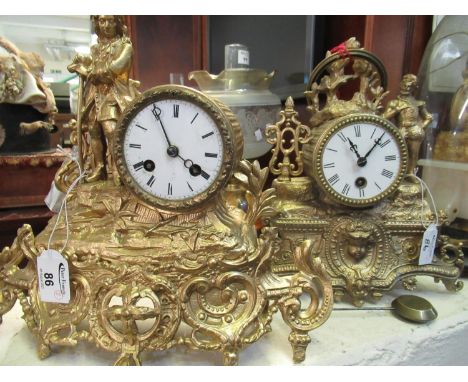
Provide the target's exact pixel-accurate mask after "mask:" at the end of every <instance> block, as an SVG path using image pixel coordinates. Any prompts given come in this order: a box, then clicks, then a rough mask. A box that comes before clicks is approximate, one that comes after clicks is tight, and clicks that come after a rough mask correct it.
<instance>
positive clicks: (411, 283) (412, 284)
mask: <svg viewBox="0 0 468 382" xmlns="http://www.w3.org/2000/svg"><path fill="white" fill-rule="evenodd" d="M402 285H403V288H405V289H406V290H415V289H416V286H417V280H416V277H414V276H409V277H406V278H404V279H403V280H402Z"/></svg>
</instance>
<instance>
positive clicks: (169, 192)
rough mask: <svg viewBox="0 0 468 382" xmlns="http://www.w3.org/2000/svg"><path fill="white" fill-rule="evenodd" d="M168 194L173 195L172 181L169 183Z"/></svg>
mask: <svg viewBox="0 0 468 382" xmlns="http://www.w3.org/2000/svg"><path fill="white" fill-rule="evenodd" d="M167 194H168V195H172V183H168V184H167Z"/></svg>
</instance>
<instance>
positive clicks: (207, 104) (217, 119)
mask: <svg viewBox="0 0 468 382" xmlns="http://www.w3.org/2000/svg"><path fill="white" fill-rule="evenodd" d="M237 138H240V139H241V132H240V129H239V126H238V124H237V122H236V121H235V119H234V117H233V116H232V113H230V111H229V110H228V109H227V108H225V107H224V106H223V105H221V104H220V103H219V102H217V101H214V100H213V99H210V98H209V97H208V96H206V95H204V94H203V93H201V92H198V91H196V90H194V89H190V88H186V87H183V86H176V85H165V86H161V87H156V88H153V89H151V90H149V91H147V92H145V93H144V94H143V95H142V97H141V98H140V99H139V100H138V101H137V102H136V103H135V104H134V105H132V106H131V107H130V108H129V111H128V112H127V114H126V115H125V116H124V117H123V119H122V120H121V121H120V122H119V125H118V126H117V129H116V140H117V141H116V158H117V167H118V169H119V172H120V174H121V177H122V180H123V182H124V184H126V185H128V186H129V187H130V188H131V190H132V191H133V192H134V193H136V194H137V196H139V197H141V198H142V199H143V200H144V201H145V202H147V203H148V204H150V205H153V206H155V207H158V208H164V209H168V210H173V211H183V210H186V209H191V208H192V207H197V206H200V205H201V204H203V203H204V202H205V201H207V200H208V199H210V198H211V197H213V196H214V194H215V193H216V192H217V191H219V189H220V188H222V187H223V185H224V184H225V183H226V181H227V180H228V178H229V177H230V175H231V173H232V171H233V168H234V166H235V165H236V162H237V161H238V160H239V158H240V154H239V153H242V141H240V142H239V141H238V139H237Z"/></svg>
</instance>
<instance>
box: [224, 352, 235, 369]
mask: <svg viewBox="0 0 468 382" xmlns="http://www.w3.org/2000/svg"><path fill="white" fill-rule="evenodd" d="M238 363H239V354H238V352H237V351H235V350H225V351H224V352H223V364H224V366H236V365H237V364H238Z"/></svg>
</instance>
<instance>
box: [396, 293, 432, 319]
mask: <svg viewBox="0 0 468 382" xmlns="http://www.w3.org/2000/svg"><path fill="white" fill-rule="evenodd" d="M392 307H393V308H394V309H395V310H394V312H395V313H396V314H397V315H398V316H400V317H402V318H405V319H407V320H409V321H413V322H419V323H423V322H428V321H432V320H434V319H436V318H437V311H436V310H435V308H434V307H433V306H432V304H431V303H430V302H429V301H427V300H426V299H425V298H422V297H418V296H412V295H403V296H400V297H397V298H396V299H395V300H393V301H392Z"/></svg>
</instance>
